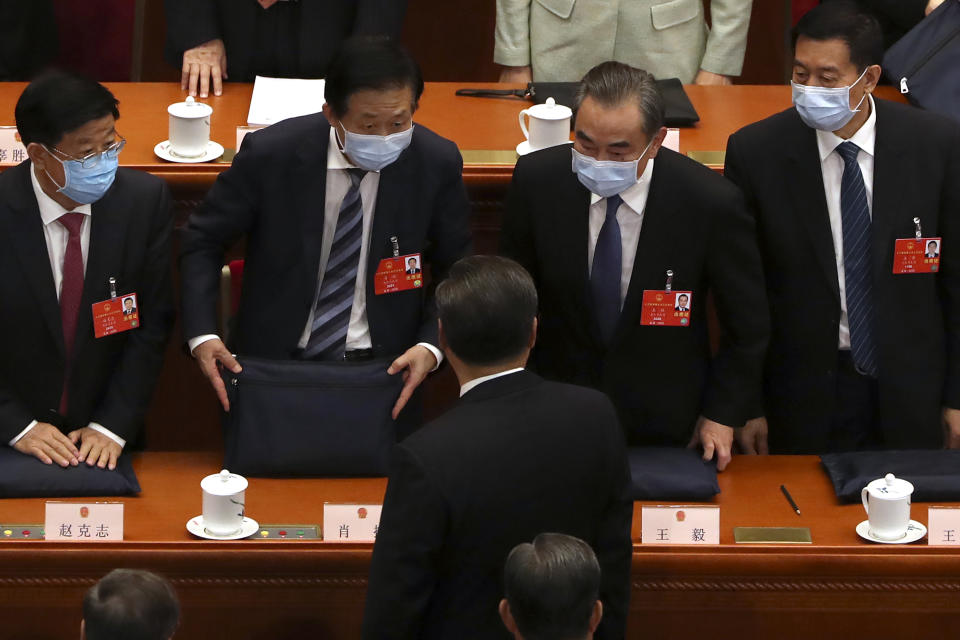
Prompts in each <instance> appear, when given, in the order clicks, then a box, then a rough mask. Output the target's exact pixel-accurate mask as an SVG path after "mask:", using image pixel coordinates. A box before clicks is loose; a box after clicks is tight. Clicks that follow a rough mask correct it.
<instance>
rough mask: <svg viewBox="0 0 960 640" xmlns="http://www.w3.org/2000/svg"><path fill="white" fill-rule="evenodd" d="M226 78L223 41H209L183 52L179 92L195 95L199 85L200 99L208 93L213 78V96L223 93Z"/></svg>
mask: <svg viewBox="0 0 960 640" xmlns="http://www.w3.org/2000/svg"><path fill="white" fill-rule="evenodd" d="M226 77H227V50H226V49H225V48H224V46H223V40H220V39H219V38H218V39H217V40H211V41H210V42H204V43H203V44H200V45H197V46H195V47H194V48H193V49H187V50H186V51H184V52H183V69H182V71H181V72H180V90H181V91H184V90H188V89H189V91H190V95H191V96H195V95H197V84H198V83H199V85H200V97H201V98H206V97H207V95H208V94H209V93H210V79H211V78H213V95H215V96H219V95H220V94H221V93H223V78H226Z"/></svg>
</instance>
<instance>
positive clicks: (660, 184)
mask: <svg viewBox="0 0 960 640" xmlns="http://www.w3.org/2000/svg"><path fill="white" fill-rule="evenodd" d="M666 155H667V154H659V155H658V160H656V162H654V168H653V175H652V176H651V178H650V191H649V192H648V194H647V202H646V205H645V206H644V210H643V224H642V225H641V227H640V238H639V240H638V241H637V254H636V257H635V258H634V259H633V270H632V271H631V274H630V285H629V287H627V295H626V297H625V298H624V300H623V310H622V311H621V313H620V320H619V322H618V323H617V330H616V333H614V337H613V344H616V343H617V342H618V341H620V340H622V339H623V338H624V337H625V336H626V335H627V334H628V333H629V330H630V327H632V326H634V325H635V324H636V323H637V321H638V319H639V317H640V311H641V307H642V303H643V276H642V273H643V267H644V266H645V265H646V264H648V263H647V259H648V258H649V257H650V256H655V255H661V254H662V252H661V251H660V250H659V248H660V245H661V244H662V243H663V242H665V241H667V240H668V239H670V238H672V237H673V234H672V233H671V230H670V228H669V225H670V220H671V218H672V217H673V211H674V209H675V208H676V200H675V199H672V198H671V197H670V194H669V190H670V175H669V163H670V160H671V159H670V158H667V157H666ZM674 187H676V185H675V184H674ZM667 268H670V267H669V265H667V266H666V267H665V268H664V272H663V282H664V284H666V281H667V273H666V269H667ZM673 268H674V269H675V268H676V267H673ZM658 286H659V285H658Z"/></svg>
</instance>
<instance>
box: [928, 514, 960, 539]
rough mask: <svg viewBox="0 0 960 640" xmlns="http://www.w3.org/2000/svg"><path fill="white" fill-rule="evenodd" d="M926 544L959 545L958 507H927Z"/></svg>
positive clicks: (959, 517)
mask: <svg viewBox="0 0 960 640" xmlns="http://www.w3.org/2000/svg"><path fill="white" fill-rule="evenodd" d="M927 544H929V545H930V546H931V547H960V507H930V508H928V509H927Z"/></svg>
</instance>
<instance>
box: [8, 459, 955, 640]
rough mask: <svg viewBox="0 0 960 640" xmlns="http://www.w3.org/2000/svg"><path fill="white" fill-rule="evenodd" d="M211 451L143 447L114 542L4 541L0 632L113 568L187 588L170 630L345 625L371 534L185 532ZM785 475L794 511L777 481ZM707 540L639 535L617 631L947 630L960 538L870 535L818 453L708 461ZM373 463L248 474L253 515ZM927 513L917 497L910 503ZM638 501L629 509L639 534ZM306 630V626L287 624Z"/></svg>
mask: <svg viewBox="0 0 960 640" xmlns="http://www.w3.org/2000/svg"><path fill="white" fill-rule="evenodd" d="M219 464H220V462H219V456H218V455H216V454H210V453H189V454H187V453H146V454H143V455H141V456H140V457H139V459H138V460H137V461H136V463H135V466H136V468H137V472H138V474H139V478H140V483H141V485H142V486H143V493H142V494H141V495H140V496H139V497H137V498H128V499H124V502H125V503H126V514H127V515H126V534H127V540H126V541H125V542H123V543H104V544H100V545H97V544H91V545H69V544H63V543H53V542H50V543H47V542H40V541H35V542H12V541H11V542H3V541H0V620H2V621H3V623H2V626H0V629H2V631H4V632H6V633H0V635H2V636H3V637H12V638H32V639H37V640H45V639H46V638H51V639H53V638H65V637H72V636H73V635H75V632H76V625H77V624H78V622H79V620H80V600H81V596H82V593H83V592H84V590H85V589H87V588H88V587H89V586H90V585H91V584H93V582H94V581H95V580H96V579H98V578H99V577H100V576H101V575H103V574H104V573H106V572H107V571H108V570H110V569H112V568H116V567H139V568H148V569H152V570H155V571H159V572H162V573H163V574H165V575H166V576H168V577H169V578H170V579H171V580H172V581H173V583H174V585H175V586H176V588H177V591H178V592H179V594H180V597H181V600H182V602H183V625H182V629H181V633H179V634H178V635H177V638H179V639H183V640H190V639H193V638H197V639H202V640H210V638H226V637H231V638H294V637H311V638H325V639H336V638H345V639H351V640H352V639H355V638H357V637H359V628H360V618H361V614H362V609H363V599H364V593H365V590H366V572H367V570H368V567H369V561H370V545H360V544H350V545H339V544H327V543H318V542H281V541H272V542H271V541H264V540H246V541H238V542H223V543H217V542H208V541H201V540H197V539H195V538H192V537H191V536H190V534H188V533H187V531H186V530H185V528H184V525H185V524H186V521H187V520H188V519H189V518H191V517H192V516H195V515H197V514H198V513H199V512H200V490H199V482H200V479H201V478H203V476H205V475H207V474H209V473H211V472H214V471H216V470H217V469H219ZM781 483H786V484H787V485H788V486H789V488H790V491H791V493H792V494H793V496H794V498H795V499H796V501H797V503H798V504H799V505H800V507H801V509H802V511H803V516H802V517H798V516H796V514H794V512H793V511H792V510H791V509H790V507H789V506H788V505H787V503H786V501H785V500H784V499H783V496H782V495H781V494H780V491H779V486H780V484H781ZM720 487H721V490H722V493H721V494H720V495H719V496H718V497H717V498H716V499H715V500H714V502H715V503H716V504H719V505H720V506H721V509H722V511H721V526H722V535H721V544H720V546H719V547H700V548H690V547H679V546H668V547H657V546H646V545H640V544H635V546H634V558H633V580H632V586H633V589H632V597H631V606H630V609H631V612H630V634H629V637H631V638H637V637H641V636H642V637H646V638H658V637H667V636H668V634H669V637H673V638H711V639H717V638H721V639H722V638H736V639H741V640H742V639H743V638H767V637H770V638H778V639H780V638H810V637H820V638H845V639H846V638H859V637H871V638H883V639H884V640H887V639H892V638H924V639H926V638H945V637H949V636H950V635H951V633H955V629H956V628H957V625H958V624H960V607H958V604H957V603H958V599H960V549H957V548H954V549H949V548H935V547H928V546H926V544H925V543H916V544H913V545H907V546H895V545H889V546H884V545H874V544H870V543H866V542H864V541H862V540H860V538H858V537H857V535H856V533H855V532H854V526H855V525H856V524H857V523H858V522H859V521H861V520H863V519H864V514H863V509H862V507H861V506H860V505H846V506H840V505H838V504H837V503H836V499H835V497H834V495H833V491H832V489H831V487H830V484H829V481H828V480H827V477H826V474H825V473H823V472H822V471H821V470H820V467H819V463H818V460H817V459H816V458H815V457H809V456H797V457H791V456H771V457H764V458H757V457H753V458H748V457H743V458H736V459H735V460H734V462H733V463H732V464H731V467H730V469H729V470H728V471H727V472H725V473H723V474H721V475H720ZM384 488H385V481H384V480H383V479H382V478H364V479H310V480H267V479H253V480H251V483H250V488H249V489H248V491H247V507H248V513H249V514H250V515H251V516H252V517H254V518H256V519H257V520H258V521H259V522H260V523H261V524H270V523H280V524H291V523H296V524H308V523H317V524H320V523H321V520H322V512H323V502H325V501H332V502H367V501H369V502H379V501H381V500H382V495H383V491H384ZM912 515H913V517H914V519H916V520H919V521H921V522H924V523H926V505H923V504H917V505H914V507H913V514H912ZM42 517H43V501H42V500H0V522H4V523H24V522H40V521H42ZM735 526H809V527H810V528H811V531H812V535H813V542H814V544H813V545H796V546H791V545H736V544H734V542H733V527H735ZM638 532H639V509H638V510H637V511H636V512H635V515H634V533H635V537H636V535H637V534H638ZM297 634H302V635H299V636H298V635H297Z"/></svg>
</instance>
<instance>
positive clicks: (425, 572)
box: [362, 445, 448, 640]
mask: <svg viewBox="0 0 960 640" xmlns="http://www.w3.org/2000/svg"><path fill="white" fill-rule="evenodd" d="M447 522H448V515H447V507H446V504H445V502H444V500H443V498H442V496H441V494H440V491H439V489H438V487H437V486H436V485H435V483H434V482H433V481H432V480H431V479H430V478H428V477H427V475H426V473H425V472H424V470H423V468H422V466H421V465H420V462H419V460H417V458H416V456H415V455H414V454H413V453H412V452H411V451H409V450H408V449H407V448H406V447H404V446H403V445H398V446H397V447H396V448H395V449H394V457H393V460H392V463H391V469H390V481H389V483H388V484H387V493H386V496H385V497H384V500H383V512H382V514H381V517H380V528H379V530H378V532H377V543H376V544H375V545H374V548H373V559H372V560H371V563H370V576H369V581H368V587H367V602H366V606H365V609H364V613H363V634H362V636H363V638H365V639H369V640H373V639H376V640H386V639H390V638H411V639H412V638H419V637H420V625H421V619H422V616H423V614H424V612H425V610H426V608H427V605H428V604H429V602H430V598H431V597H432V595H433V589H434V587H435V585H436V582H437V572H438V567H439V564H440V553H441V548H442V545H443V540H444V538H445V536H446V532H447V526H448V525H447Z"/></svg>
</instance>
